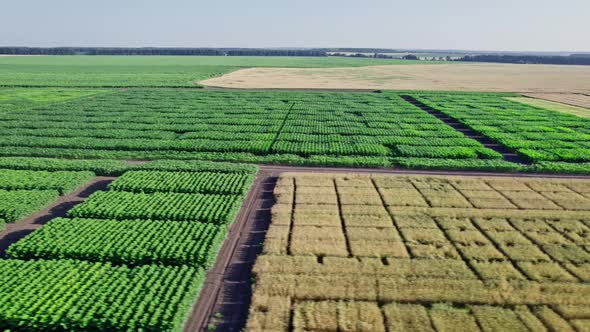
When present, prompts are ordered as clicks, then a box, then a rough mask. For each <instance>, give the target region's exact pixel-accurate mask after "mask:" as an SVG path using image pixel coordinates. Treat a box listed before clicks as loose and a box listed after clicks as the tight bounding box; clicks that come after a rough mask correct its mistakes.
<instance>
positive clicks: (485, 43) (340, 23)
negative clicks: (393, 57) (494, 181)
mask: <svg viewBox="0 0 590 332" xmlns="http://www.w3.org/2000/svg"><path fill="white" fill-rule="evenodd" d="M589 32H590V1H589V0H487V1H478V0H418V1H410V0H406V1H398V0H355V1H351V0H289V1H285V0H217V1H213V0H211V1H202V0H160V1H155V0H99V1H92V0H52V1H47V0H0V45H2V46H39V47H51V46H112V47H148V46H152V47H253V48H256V47H359V48H361V47H363V48H364V47H367V48H405V49H463V50H490V51H491V50H494V51H590V34H589Z"/></svg>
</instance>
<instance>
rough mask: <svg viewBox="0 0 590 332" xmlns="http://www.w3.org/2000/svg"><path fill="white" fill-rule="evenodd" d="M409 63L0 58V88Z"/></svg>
mask: <svg viewBox="0 0 590 332" xmlns="http://www.w3.org/2000/svg"><path fill="white" fill-rule="evenodd" d="M412 63H423V62H422V61H409V60H394V59H368V58H367V59H365V58H360V59H357V58H345V57H282V56H281V57H254V56H227V57H222V56H39V57H1V58H0V86H26V87H43V86H45V87H47V86H50V87H68V86H70V87H78V86H79V87H139V86H143V87H145V86H151V87H160V86H166V87H197V86H198V84H197V83H198V82H199V81H202V80H205V79H207V78H211V77H214V76H219V75H222V74H225V73H228V72H231V71H234V70H237V69H239V68H245V67H294V68H327V67H359V66H373V65H387V64H412ZM428 63H432V62H428Z"/></svg>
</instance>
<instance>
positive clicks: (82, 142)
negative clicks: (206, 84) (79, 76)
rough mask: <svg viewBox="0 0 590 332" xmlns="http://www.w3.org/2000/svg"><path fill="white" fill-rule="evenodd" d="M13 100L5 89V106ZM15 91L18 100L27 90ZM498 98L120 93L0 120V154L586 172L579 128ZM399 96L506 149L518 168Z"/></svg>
mask: <svg viewBox="0 0 590 332" xmlns="http://www.w3.org/2000/svg"><path fill="white" fill-rule="evenodd" d="M16 90H19V89H13V88H10V89H7V91H8V94H9V95H10V96H14V95H15V91H16ZM39 90H42V89H39ZM2 91H3V89H0V95H2ZM20 91H22V93H23V94H24V95H25V96H26V95H28V94H29V91H31V89H25V88H22V89H20ZM47 93H49V92H47ZM509 96H514V95H510V94H490V93H487V94H486V93H448V92H445V93H435V92H406V93H403V92H394V91H384V92H382V93H339V92H293V91H290V92H287V91H210V90H195V89H129V90H121V89H119V90H111V91H110V92H109V93H98V94H96V95H93V96H89V97H87V98H80V99H72V100H68V101H64V102H61V103H59V104H55V103H50V104H43V103H42V104H37V106H36V107H30V108H26V109H15V110H7V111H4V112H0V146H1V147H2V149H0V156H30V157H57V158H78V159H84V158H90V159H150V160H151V159H206V160H216V161H234V162H250V163H270V164H287V165H315V166H328V165H330V166H347V167H351V166H352V167H405V168H426V169H440V168H442V169H462V170H466V169H471V170H474V169H475V170H494V171H547V172H565V173H568V172H575V173H578V172H581V173H587V172H588V171H589V170H590V164H589V162H590V154H589V151H590V147H589V146H588V140H589V139H590V129H589V127H588V121H590V119H583V118H580V117H576V116H574V115H570V114H563V113H559V112H553V111H549V110H543V109H539V108H536V107H532V106H528V105H524V104H521V103H516V102H513V101H510V100H506V99H504V98H505V97H509ZM404 98H415V100H417V101H419V102H422V103H423V104H425V105H427V106H430V107H431V108H433V109H434V110H435V111H434V112H439V113H438V116H441V117H443V116H446V117H450V118H451V119H453V120H452V121H455V123H456V125H458V126H460V127H461V126H463V130H465V128H470V130H474V131H476V132H477V133H476V134H475V136H477V135H478V134H481V135H483V136H485V137H488V138H489V139H490V140H493V141H495V142H496V143H499V144H501V145H503V146H505V147H506V148H507V149H508V150H509V152H512V153H517V154H518V156H519V157H520V158H521V161H516V162H520V163H516V162H514V160H512V159H507V158H509V156H504V155H503V154H502V153H501V152H498V151H495V150H493V149H492V148H490V147H489V146H486V145H485V144H486V143H485V142H480V141H478V139H477V138H474V137H473V136H474V134H469V135H465V134H464V132H462V131H461V128H459V130H458V129H457V128H454V127H453V126H451V125H449V124H447V123H445V122H444V121H441V120H440V119H439V118H437V116H435V115H433V114H431V113H429V112H426V111H424V110H422V109H421V108H419V107H418V106H415V105H413V104H412V103H410V102H408V101H407V100H406V99H404ZM468 130H469V129H468ZM523 160H524V161H523ZM525 161H526V162H530V163H532V165H525Z"/></svg>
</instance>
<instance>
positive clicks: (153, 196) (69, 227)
mask: <svg viewBox="0 0 590 332" xmlns="http://www.w3.org/2000/svg"><path fill="white" fill-rule="evenodd" d="M176 167H177V168H180V169H184V171H179V172H172V171H170V170H169V169H170V168H176ZM138 168H143V169H141V170H139V169H138V170H130V171H127V172H126V173H125V174H123V176H122V177H121V178H120V179H119V180H115V181H114V182H113V183H112V184H111V186H110V188H109V190H108V191H99V192H96V193H94V194H92V195H91V196H90V197H89V198H88V199H87V200H86V201H85V202H83V203H82V204H79V205H77V206H75V207H74V208H73V209H71V210H70V211H69V212H68V214H67V217H66V218H55V219H53V220H51V221H50V222H49V223H48V224H46V225H44V226H43V227H41V228H39V229H37V230H36V231H34V232H32V233H31V234H30V235H28V236H26V237H25V238H23V239H21V240H19V241H17V242H15V243H14V244H12V245H11V246H10V247H9V248H8V249H7V250H6V256H7V257H8V259H6V260H2V261H0V269H2V272H3V275H4V277H5V278H4V282H3V283H2V285H0V295H1V296H0V297H1V298H2V300H1V301H0V328H2V329H14V330H19V329H20V328H21V327H22V326H26V327H27V328H28V329H38V330H61V329H65V330H86V331H88V330H92V331H96V330H100V331H120V330H142V331H180V330H182V327H183V325H184V323H185V321H186V319H187V316H188V313H189V311H190V309H191V307H192V305H193V303H194V302H195V301H196V298H197V295H198V293H199V291H200V289H201V287H202V284H203V281H204V276H205V273H206V271H207V269H208V268H209V267H210V266H211V265H212V264H213V262H214V261H215V259H216V256H217V252H218V250H219V248H220V247H221V245H222V244H223V241H224V240H225V236H226V233H227V229H228V226H229V224H231V222H232V221H233V217H234V216H235V213H236V212H237V209H238V208H239V205H240V204H241V200H242V198H243V196H244V195H245V193H246V192H247V190H248V188H249V187H250V185H251V183H252V181H253V179H254V176H255V173H256V171H257V168H256V167H254V166H249V165H232V164H214V163H209V162H202V163H201V162H181V163H174V162H155V163H148V164H144V165H139V166H138ZM12 172H23V171H15V170H12ZM179 180H181V182H182V183H181V185H180V186H179ZM187 181H188V182H187ZM191 184H192V187H191V186H190V185H191ZM127 190H129V191H127ZM64 285H66V286H67V287H64ZM38 294H43V296H46V297H47V298H53V297H55V298H56V299H59V300H57V301H51V305H44V306H43V308H41V309H39V308H37V307H38V306H37V303H40V302H39V301H41V302H43V303H45V302H44V301H45V299H46V298H45V297H39V295H38Z"/></svg>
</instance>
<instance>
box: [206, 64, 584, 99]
mask: <svg viewBox="0 0 590 332" xmlns="http://www.w3.org/2000/svg"><path fill="white" fill-rule="evenodd" d="M257 67H261V66H257ZM589 75H590V68H588V66H559V65H525V64H491V63H476V64H474V63H451V64H449V63H447V64H429V63H423V64H413V65H409V66H404V65H403V64H402V65H397V66H370V67H359V68H245V69H240V70H237V71H234V72H231V73H229V74H226V75H223V76H220V77H215V78H212V79H208V80H206V81H202V82H200V83H201V84H203V85H209V86H216V87H226V88H241V89H373V90H376V89H384V90H431V91H488V92H530V93H555V92H559V93H574V92H577V93H586V94H588V93H590V84H589V83H588V76H589Z"/></svg>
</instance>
